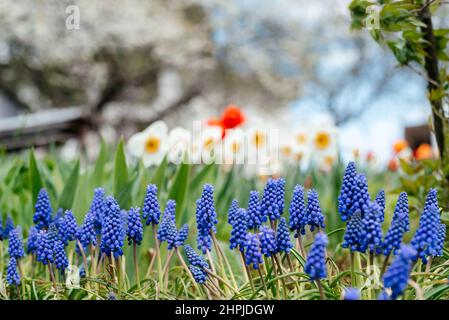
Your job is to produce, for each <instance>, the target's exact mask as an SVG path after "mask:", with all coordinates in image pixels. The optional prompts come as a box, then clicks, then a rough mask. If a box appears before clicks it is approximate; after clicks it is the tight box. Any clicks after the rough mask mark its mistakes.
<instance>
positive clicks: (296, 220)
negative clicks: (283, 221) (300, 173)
mask: <svg viewBox="0 0 449 320" xmlns="http://www.w3.org/2000/svg"><path fill="white" fill-rule="evenodd" d="M289 213H290V223H289V225H290V230H291V231H294V236H295V238H298V237H300V236H301V234H302V235H304V234H305V233H306V229H305V227H306V225H307V211H306V205H305V201H304V188H303V187H302V186H300V185H296V186H295V188H294V189H293V196H292V200H291V202H290V209H289Z"/></svg>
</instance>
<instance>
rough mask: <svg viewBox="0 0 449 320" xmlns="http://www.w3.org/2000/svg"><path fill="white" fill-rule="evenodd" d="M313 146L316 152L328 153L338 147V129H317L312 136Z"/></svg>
mask: <svg viewBox="0 0 449 320" xmlns="http://www.w3.org/2000/svg"><path fill="white" fill-rule="evenodd" d="M312 148H313V150H314V152H315V153H317V152H318V153H328V152H329V151H334V150H336V149H337V148H338V129H337V128H336V127H323V128H321V129H317V130H315V132H314V133H313V136H312Z"/></svg>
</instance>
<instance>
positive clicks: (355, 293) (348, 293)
mask: <svg viewBox="0 0 449 320" xmlns="http://www.w3.org/2000/svg"><path fill="white" fill-rule="evenodd" d="M344 300H351V301H353V300H360V290H359V289H358V288H346V290H345V295H344Z"/></svg>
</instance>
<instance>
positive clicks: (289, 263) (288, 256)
mask: <svg viewBox="0 0 449 320" xmlns="http://www.w3.org/2000/svg"><path fill="white" fill-rule="evenodd" d="M285 256H286V257H287V262H288V265H289V267H290V271H291V272H292V273H294V272H295V268H293V263H292V260H291V259H290V255H289V254H288V253H285ZM292 280H293V281H294V282H295V287H296V291H298V293H299V285H298V282H297V281H295V279H293V278H292Z"/></svg>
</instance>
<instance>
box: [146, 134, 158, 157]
mask: <svg viewBox="0 0 449 320" xmlns="http://www.w3.org/2000/svg"><path fill="white" fill-rule="evenodd" d="M160 144H161V140H160V139H159V138H158V137H155V136H149V137H148V138H147V139H146V140H145V152H146V153H150V154H152V153H156V152H157V151H158V150H159V146H160Z"/></svg>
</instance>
